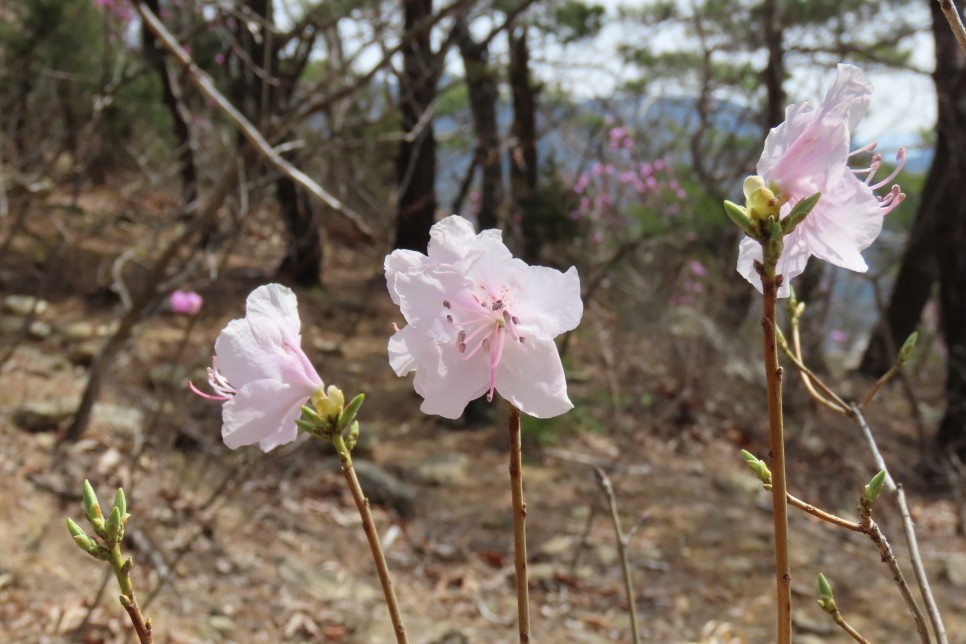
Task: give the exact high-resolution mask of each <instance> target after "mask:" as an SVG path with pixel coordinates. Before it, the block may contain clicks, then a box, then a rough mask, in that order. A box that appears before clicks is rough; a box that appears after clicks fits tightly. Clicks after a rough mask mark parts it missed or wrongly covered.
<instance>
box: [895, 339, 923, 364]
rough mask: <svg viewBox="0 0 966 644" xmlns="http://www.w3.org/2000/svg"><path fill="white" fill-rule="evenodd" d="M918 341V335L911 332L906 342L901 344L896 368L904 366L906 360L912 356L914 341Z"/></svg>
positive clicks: (914, 346)
mask: <svg viewBox="0 0 966 644" xmlns="http://www.w3.org/2000/svg"><path fill="white" fill-rule="evenodd" d="M918 339H919V333H918V332H917V331H913V332H912V333H911V334H910V335H909V337H908V338H906V341H905V342H903V343H902V348H901V349H899V356H898V357H897V358H896V366H897V367H899V368H902V366H903V365H904V364H906V360H908V359H909V356H911V355H912V351H913V349H915V348H916V341H917V340H918Z"/></svg>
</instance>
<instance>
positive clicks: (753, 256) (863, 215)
mask: <svg viewBox="0 0 966 644" xmlns="http://www.w3.org/2000/svg"><path fill="white" fill-rule="evenodd" d="M871 94H872V85H871V84H869V82H868V80H866V78H865V76H864V75H863V74H862V72H861V71H860V70H859V69H858V68H857V67H853V66H852V65H839V66H838V76H837V77H836V79H835V83H834V84H833V85H832V87H831V89H829V91H828V93H827V94H826V95H825V100H824V101H822V104H821V105H819V106H818V107H816V106H813V105H811V104H809V103H807V102H805V103H798V104H796V105H790V106H789V107H788V109H787V110H786V111H785V121H784V122H783V123H782V124H780V125H779V126H778V127H776V128H774V129H772V131H771V132H770V133H769V134H768V137H767V138H766V139H765V149H764V151H763V152H762V154H761V158H760V159H759V160H758V174H759V175H760V176H761V177H762V178H763V179H764V181H765V183H766V185H767V186H768V187H769V188H770V189H771V190H772V191H773V192H775V194H776V196H778V198H779V199H780V200H781V201H782V203H783V205H782V208H781V216H782V217H785V216H787V215H788V214H789V213H790V212H791V210H792V208H793V207H794V205H795V204H796V203H798V201H799V200H801V199H803V198H805V197H809V196H811V195H813V194H815V193H817V192H820V193H821V194H822V196H821V198H820V199H819V201H818V204H816V206H815V208H814V209H813V210H812V212H811V214H809V215H808V216H807V217H806V218H805V221H804V222H802V223H801V224H800V225H799V226H798V227H797V228H795V229H794V230H793V231H792V232H791V233H790V234H788V235H787V236H786V237H785V245H784V250H783V252H782V255H781V258H780V259H779V262H778V267H777V272H778V273H780V274H782V275H784V278H785V279H784V282H783V284H782V286H781V288H780V289H779V291H778V296H779V297H787V296H788V294H789V292H790V282H791V280H792V278H794V277H796V276H797V275H800V274H801V273H802V271H804V270H805V264H806V263H807V262H808V259H809V257H811V256H812V255H814V256H816V257H818V258H819V259H823V260H825V261H827V262H830V263H832V264H835V265H836V266H841V267H843V268H847V269H849V270H853V271H858V272H865V271H866V270H868V266H867V265H866V263H865V260H864V259H863V258H862V254H861V251H862V250H864V249H865V248H867V247H868V246H869V245H870V244H871V243H872V242H873V241H874V240H875V238H876V237H878V235H879V232H880V231H881V230H882V219H883V216H884V215H885V214H887V213H888V212H890V211H891V210H892V209H893V208H895V207H896V206H898V205H899V204H900V203H902V200H903V199H904V198H905V196H904V195H903V194H901V193H900V192H899V187H898V186H893V187H892V189H891V190H890V191H889V192H888V193H887V194H886V195H885V196H884V197H877V196H876V195H875V192H874V191H875V190H878V189H879V188H882V187H883V186H885V185H886V184H888V182H890V181H892V179H893V178H895V176H896V174H898V172H899V170H900V169H901V167H902V165H903V163H904V161H905V152H904V150H900V151H899V155H898V157H897V158H898V161H899V164H898V167H897V168H896V170H895V172H893V173H892V174H891V175H889V176H888V177H887V178H886V179H885V180H883V181H880V182H878V183H876V184H874V185H870V184H871V183H872V177H873V175H874V174H875V171H876V169H877V168H878V167H879V163H880V162H881V157H880V156H878V155H875V156H873V158H872V162H871V165H870V167H869V168H866V169H862V170H853V169H852V168H850V167H849V166H848V161H849V157H851V156H852V155H853V154H857V153H859V152H868V151H872V149H874V147H875V145H874V144H873V145H871V146H866V147H864V148H861V149H859V150H856V151H855V152H854V153H851V154H850V153H849V133H850V131H851V130H852V129H854V128H855V126H856V125H857V124H858V122H859V121H860V120H861V118H862V116H863V115H864V113H865V110H866V107H868V104H869V99H870V97H871ZM856 174H864V175H866V178H865V180H864V181H863V180H862V179H859V178H858V177H857V176H856ZM761 259H762V252H761V246H760V244H759V243H758V242H757V241H755V240H753V239H751V238H748V237H746V238H745V239H744V240H742V242H741V245H740V250H739V255H738V272H739V273H741V274H742V275H743V276H744V277H745V279H747V280H748V281H749V282H751V283H752V284H753V285H754V286H755V288H757V289H758V290H759V291H761V278H760V276H759V275H758V273H757V272H756V271H755V268H754V262H755V261H756V260H757V261H761Z"/></svg>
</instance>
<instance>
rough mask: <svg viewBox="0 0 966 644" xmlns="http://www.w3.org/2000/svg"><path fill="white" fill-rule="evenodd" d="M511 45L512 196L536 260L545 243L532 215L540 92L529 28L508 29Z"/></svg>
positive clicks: (528, 251) (528, 253)
mask: <svg viewBox="0 0 966 644" xmlns="http://www.w3.org/2000/svg"><path fill="white" fill-rule="evenodd" d="M507 37H508V39H509V45H510V69H509V77H510V90H511V92H512V95H513V130H512V132H513V145H512V146H511V148H510V195H511V197H512V200H513V212H514V214H515V215H519V216H520V217H521V221H522V226H523V256H524V257H525V258H527V259H529V260H536V259H537V258H538V256H539V254H540V246H541V240H540V239H539V236H538V233H537V232H536V229H537V227H536V226H534V223H535V222H533V221H532V217H533V216H534V213H533V212H530V208H529V205H530V202H531V201H532V198H533V196H534V192H535V191H536V189H537V90H536V88H535V87H534V85H533V83H532V81H531V79H530V46H529V44H528V42H527V28H526V27H525V26H524V27H519V28H517V27H510V28H508V29H507Z"/></svg>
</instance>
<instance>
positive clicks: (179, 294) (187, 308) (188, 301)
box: [168, 291, 202, 315]
mask: <svg viewBox="0 0 966 644" xmlns="http://www.w3.org/2000/svg"><path fill="white" fill-rule="evenodd" d="M168 304H169V306H170V307H171V312H172V313H178V314H180V315H194V314H195V313H197V312H198V311H200V310H201V304H202V299H201V296H200V295H198V294H197V293H195V292H194V291H175V292H174V293H172V294H171V296H170V297H169V298H168Z"/></svg>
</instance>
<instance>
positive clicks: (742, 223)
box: [724, 199, 756, 237]
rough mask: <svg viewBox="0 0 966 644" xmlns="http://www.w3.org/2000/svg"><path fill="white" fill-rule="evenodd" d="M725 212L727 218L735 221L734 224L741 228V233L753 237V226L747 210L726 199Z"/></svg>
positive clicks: (754, 234)
mask: <svg viewBox="0 0 966 644" xmlns="http://www.w3.org/2000/svg"><path fill="white" fill-rule="evenodd" d="M724 209H725V213H727V215H728V218H729V219H730V220H731V221H733V222H734V223H735V225H736V226H737V227H738V228H740V229H741V231H742V232H743V233H745V234H746V235H748V236H749V237H755V236H756V233H755V227H754V224H753V223H752V221H751V217H750V216H749V215H748V210H747V209H746V208H745V207H743V206H739V205H738V204H736V203H733V202H731V201H728V200H727V199H726V200H725V202H724Z"/></svg>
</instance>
